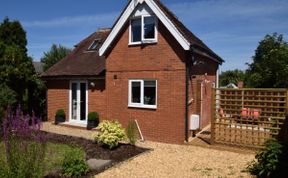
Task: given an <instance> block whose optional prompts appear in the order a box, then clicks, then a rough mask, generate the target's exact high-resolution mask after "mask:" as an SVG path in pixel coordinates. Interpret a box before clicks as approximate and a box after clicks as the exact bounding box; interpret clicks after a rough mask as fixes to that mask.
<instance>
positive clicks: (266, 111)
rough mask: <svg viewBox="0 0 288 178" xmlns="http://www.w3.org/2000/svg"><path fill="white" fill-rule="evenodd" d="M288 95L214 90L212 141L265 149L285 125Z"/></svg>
mask: <svg viewBox="0 0 288 178" xmlns="http://www.w3.org/2000/svg"><path fill="white" fill-rule="evenodd" d="M287 94H288V93H287V90H286V89H214V91H213V94H212V99H213V101H214V104H212V120H211V122H212V124H211V141H212V142H215V143H224V144H233V145H241V146H248V147H261V146H262V145H263V143H264V142H265V140H267V139H269V138H271V137H277V136H278V134H279V132H280V130H281V128H282V126H283V124H284V121H285V118H286V114H287Z"/></svg>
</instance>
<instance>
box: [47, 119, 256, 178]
mask: <svg viewBox="0 0 288 178" xmlns="http://www.w3.org/2000/svg"><path fill="white" fill-rule="evenodd" d="M43 130H45V131H48V132H54V133H58V134H65V135H73V136H80V137H84V138H88V139H89V138H90V139H91V131H87V130H80V129H71V128H66V127H63V126H55V125H52V124H50V123H43ZM137 145H138V146H141V147H146V148H152V149H153V150H152V151H150V152H146V153H144V154H141V155H139V156H137V157H135V158H132V159H131V160H128V161H125V162H123V163H121V164H119V165H117V166H114V167H112V168H110V169H108V170H106V171H104V172H103V173H101V174H98V175H96V176H95V177H97V178H98V177H100V178H101V177H103V178H107V177H113V178H115V177H117V178H121V177H123V178H130V177H132V178H133V177H137V178H146V177H147V178H148V177H149V178H152V177H155V178H162V177H163V178H169V177H173V178H174V177H175V178H180V177H181V178H182V177H201V178H202V177H217V178H220V177H222V178H224V177H233V178H234V177H235V178H237V177H252V176H250V175H249V174H247V173H245V172H242V171H243V170H244V169H245V167H246V166H247V163H248V162H250V161H252V160H253V158H254V154H253V152H248V151H247V152H245V151H241V152H239V153H238V152H232V151H225V150H221V149H220V150H219V148H218V149H213V147H211V148H205V147H199V146H194V145H172V144H164V143H156V142H149V141H146V142H144V143H138V144H137Z"/></svg>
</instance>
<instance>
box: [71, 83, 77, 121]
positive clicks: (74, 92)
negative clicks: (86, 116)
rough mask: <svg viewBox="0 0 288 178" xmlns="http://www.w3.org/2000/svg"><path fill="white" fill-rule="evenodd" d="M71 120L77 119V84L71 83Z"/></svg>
mask: <svg viewBox="0 0 288 178" xmlns="http://www.w3.org/2000/svg"><path fill="white" fill-rule="evenodd" d="M71 104H72V105H71V107H72V108H71V110H72V113H71V114H72V119H73V120H76V119H77V83H72V103H71Z"/></svg>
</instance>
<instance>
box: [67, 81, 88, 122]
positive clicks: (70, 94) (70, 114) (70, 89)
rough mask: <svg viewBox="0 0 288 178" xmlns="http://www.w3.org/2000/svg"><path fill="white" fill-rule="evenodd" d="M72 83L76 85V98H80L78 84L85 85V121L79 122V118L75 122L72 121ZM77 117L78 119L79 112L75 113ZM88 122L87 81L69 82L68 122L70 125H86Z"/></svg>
mask: <svg viewBox="0 0 288 178" xmlns="http://www.w3.org/2000/svg"><path fill="white" fill-rule="evenodd" d="M72 83H77V97H80V95H81V94H80V83H85V84H86V99H85V100H86V103H85V104H86V107H85V108H86V111H85V112H86V116H85V120H84V121H81V120H79V118H78V119H77V120H73V119H72V105H71V104H72ZM77 115H78V117H80V115H81V114H80V110H79V111H77ZM87 120H88V81H87V80H70V82H69V122H70V123H75V124H87Z"/></svg>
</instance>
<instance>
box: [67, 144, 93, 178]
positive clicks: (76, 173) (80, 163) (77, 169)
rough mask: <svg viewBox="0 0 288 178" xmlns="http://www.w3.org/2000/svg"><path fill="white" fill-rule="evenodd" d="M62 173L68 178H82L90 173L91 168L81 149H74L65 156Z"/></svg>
mask: <svg viewBox="0 0 288 178" xmlns="http://www.w3.org/2000/svg"><path fill="white" fill-rule="evenodd" d="M62 171H63V175H64V176H67V177H80V176H82V175H85V174H86V173H87V172H88V171H89V167H88V165H87V163H86V161H85V160H84V155H83V153H82V151H81V150H80V149H73V150H70V151H68V152H67V153H66V154H65V156H64V160H63V163H62Z"/></svg>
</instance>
